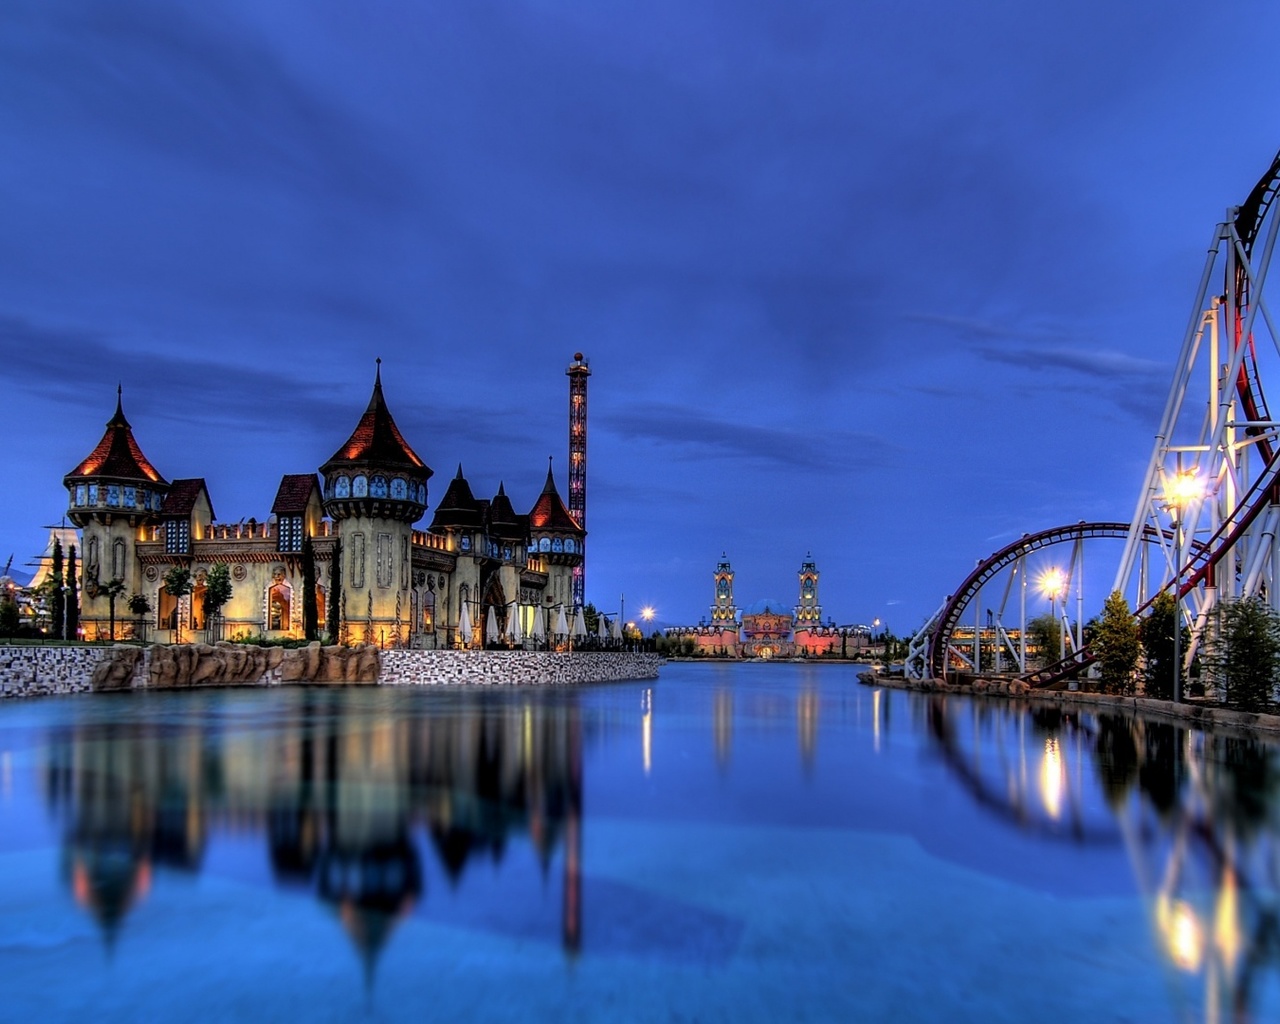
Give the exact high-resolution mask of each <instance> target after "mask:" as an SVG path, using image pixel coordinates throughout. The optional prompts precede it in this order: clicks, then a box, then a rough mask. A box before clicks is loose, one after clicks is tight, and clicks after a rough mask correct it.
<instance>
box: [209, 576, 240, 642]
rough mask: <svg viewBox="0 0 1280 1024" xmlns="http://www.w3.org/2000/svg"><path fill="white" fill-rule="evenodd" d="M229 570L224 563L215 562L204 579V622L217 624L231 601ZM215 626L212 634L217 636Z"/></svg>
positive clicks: (231, 591)
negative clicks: (224, 606) (224, 608)
mask: <svg viewBox="0 0 1280 1024" xmlns="http://www.w3.org/2000/svg"><path fill="white" fill-rule="evenodd" d="M232 593H233V590H232V586H231V570H230V569H229V568H228V567H227V563H226V562H215V563H214V564H213V565H212V566H210V568H209V572H208V573H207V574H206V575H205V578H204V621H205V622H206V623H217V622H218V621H219V620H220V619H221V618H222V608H223V605H225V604H226V603H227V602H228V601H230V600H231V595H232ZM217 633H218V629H217V626H216V625H215V626H214V634H215V635H217Z"/></svg>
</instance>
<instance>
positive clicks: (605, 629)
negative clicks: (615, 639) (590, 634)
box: [596, 615, 609, 640]
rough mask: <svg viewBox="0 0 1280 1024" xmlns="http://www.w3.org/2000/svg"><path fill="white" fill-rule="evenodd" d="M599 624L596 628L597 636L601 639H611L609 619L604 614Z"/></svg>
mask: <svg viewBox="0 0 1280 1024" xmlns="http://www.w3.org/2000/svg"><path fill="white" fill-rule="evenodd" d="M598 625H599V628H598V629H597V630H596V636H598V637H599V638H600V639H601V640H608V639H609V620H608V619H606V618H605V617H604V616H603V615H601V616H600V621H599V623H598Z"/></svg>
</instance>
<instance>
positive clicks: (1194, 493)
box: [1164, 452, 1204, 704]
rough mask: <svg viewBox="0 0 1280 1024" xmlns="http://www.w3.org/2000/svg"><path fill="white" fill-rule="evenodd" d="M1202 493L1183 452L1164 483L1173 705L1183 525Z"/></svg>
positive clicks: (1177, 690) (1178, 680)
mask: <svg viewBox="0 0 1280 1024" xmlns="http://www.w3.org/2000/svg"><path fill="white" fill-rule="evenodd" d="M1203 494H1204V486H1203V484H1202V483H1201V482H1200V477H1199V476H1198V475H1197V473H1196V470H1195V468H1194V467H1193V468H1191V469H1189V470H1186V471H1184V470H1183V468H1182V453H1181V452H1179V453H1178V468H1177V472H1175V473H1174V475H1173V479H1172V480H1167V481H1166V482H1165V492H1164V507H1165V510H1166V511H1168V512H1170V513H1172V515H1173V702H1174V703H1175V704H1181V703H1182V526H1183V519H1184V517H1185V513H1186V510H1187V506H1188V505H1190V504H1191V503H1192V502H1193V501H1194V500H1196V499H1197V498H1199V497H1201V496H1202V495H1203Z"/></svg>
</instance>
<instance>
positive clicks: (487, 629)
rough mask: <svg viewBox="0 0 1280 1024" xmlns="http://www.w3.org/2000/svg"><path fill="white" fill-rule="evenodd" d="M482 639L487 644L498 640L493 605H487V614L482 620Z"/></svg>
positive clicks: (496, 621) (496, 618) (496, 619)
mask: <svg viewBox="0 0 1280 1024" xmlns="http://www.w3.org/2000/svg"><path fill="white" fill-rule="evenodd" d="M484 641H485V643H487V644H496V643H497V642H498V617H497V616H496V615H494V614H493V605H489V614H488V616H486V617H485V620H484Z"/></svg>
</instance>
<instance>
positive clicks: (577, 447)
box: [564, 352, 591, 606]
mask: <svg viewBox="0 0 1280 1024" xmlns="http://www.w3.org/2000/svg"><path fill="white" fill-rule="evenodd" d="M564 372H565V373H567V374H568V375H569V514H570V515H571V516H573V518H574V521H575V522H577V524H578V525H579V526H580V527H581V528H582V530H583V531H584V533H585V531H586V528H587V378H588V377H590V376H591V368H590V367H589V366H588V365H587V362H586V360H585V359H583V358H582V353H581V352H575V353H574V354H573V363H572V364H571V365H570V366H569V368H568V369H567V370H565V371H564ZM586 592H587V559H586V551H585V549H584V551H583V558H582V561H581V562H580V563H579V564H578V565H577V566H576V567H575V568H574V570H573V603H574V604H575V605H578V606H581V605H583V604H584V603H585V595H586Z"/></svg>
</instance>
